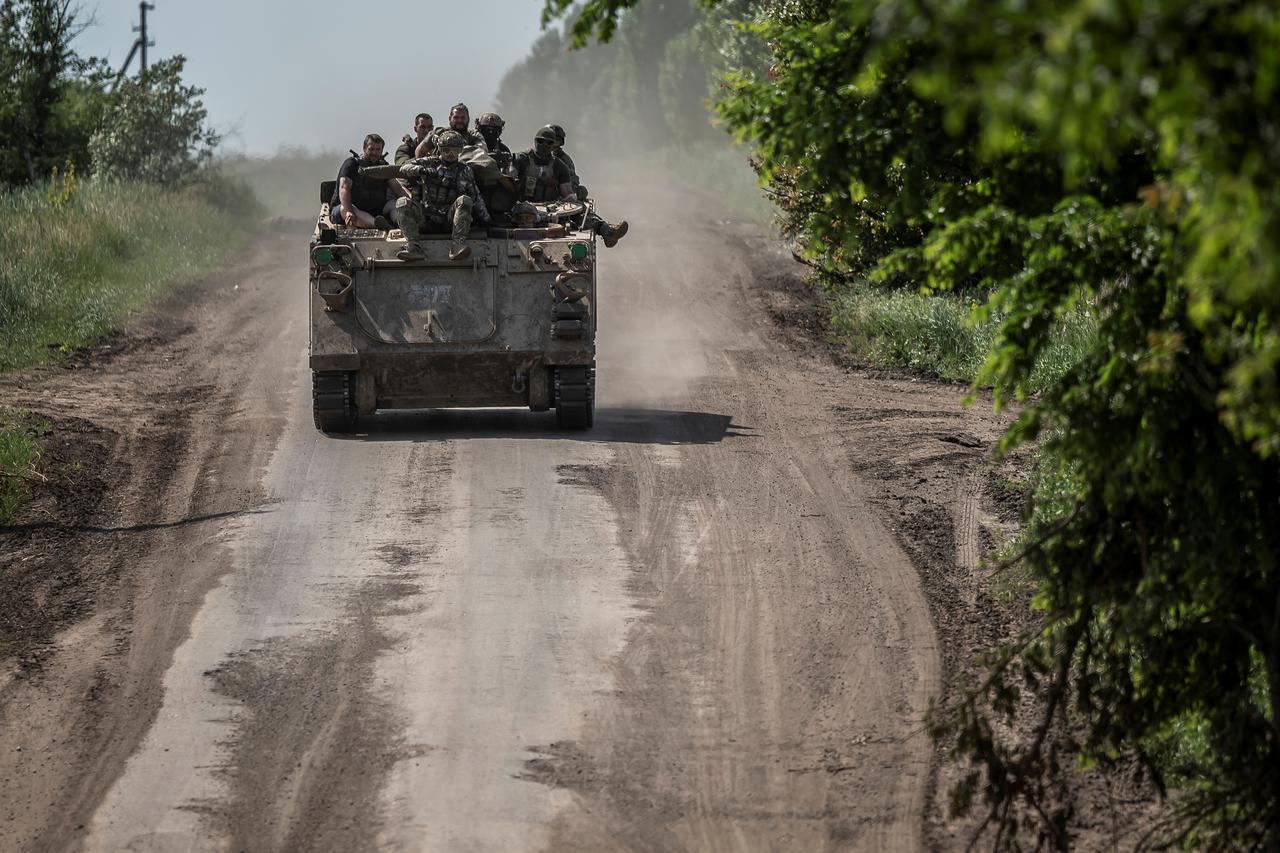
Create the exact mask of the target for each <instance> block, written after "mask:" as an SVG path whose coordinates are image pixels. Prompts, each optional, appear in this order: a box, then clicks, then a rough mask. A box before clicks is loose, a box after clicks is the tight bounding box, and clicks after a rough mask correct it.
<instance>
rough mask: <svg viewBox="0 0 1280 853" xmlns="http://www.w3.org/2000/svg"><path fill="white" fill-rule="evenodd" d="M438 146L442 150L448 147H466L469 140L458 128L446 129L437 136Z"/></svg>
mask: <svg viewBox="0 0 1280 853" xmlns="http://www.w3.org/2000/svg"><path fill="white" fill-rule="evenodd" d="M436 147H437V148H439V149H440V150H441V151H444V150H445V149H446V148H466V147H467V141H466V140H465V139H463V138H462V134H461V133H458V131H456V130H446V131H444V132H443V133H441V134H440V135H439V136H437V137H436Z"/></svg>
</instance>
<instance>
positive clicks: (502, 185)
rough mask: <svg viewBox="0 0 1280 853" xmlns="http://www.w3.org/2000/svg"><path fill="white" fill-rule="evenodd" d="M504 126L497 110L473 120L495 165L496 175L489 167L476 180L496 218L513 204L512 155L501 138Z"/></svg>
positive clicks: (514, 195)
mask: <svg viewBox="0 0 1280 853" xmlns="http://www.w3.org/2000/svg"><path fill="white" fill-rule="evenodd" d="M505 126H506V122H504V121H503V120H502V116H500V115H498V114H497V113H483V114H482V115H481V116H480V117H479V118H477V119H476V132H477V133H479V134H480V135H481V136H483V137H484V141H485V145H487V146H488V147H489V156H491V157H492V158H493V161H494V163H496V164H497V170H496V174H495V173H494V172H493V171H492V170H487V169H486V170H481V171H479V172H477V173H476V180H477V182H478V183H479V184H480V194H481V195H482V196H483V197H484V203H485V206H486V207H488V208H489V213H490V215H492V216H493V217H494V218H496V219H502V218H504V215H505V214H506V213H507V212H508V211H510V210H511V208H512V207H513V206H514V205H515V203H516V184H515V177H516V175H515V157H514V156H513V155H512V154H511V149H510V148H508V147H507V144H506V143H505V142H503V141H502V128H503V127H505Z"/></svg>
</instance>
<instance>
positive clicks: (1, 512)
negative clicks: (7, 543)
mask: <svg viewBox="0 0 1280 853" xmlns="http://www.w3.org/2000/svg"><path fill="white" fill-rule="evenodd" d="M28 417H29V416H28V415H26V413H24V412H20V411H19V410H17V409H12V408H9V407H0V524H3V523H4V522H6V521H8V520H9V519H10V518H12V517H13V514H14V512H16V511H17V509H18V506H19V505H20V504H21V503H22V501H23V499H24V498H26V496H27V489H28V485H29V484H30V482H31V481H32V480H38V479H41V475H40V473H39V472H38V471H37V470H36V462H37V461H38V460H39V458H40V446H39V444H38V443H37V442H36V438H35V436H34V435H33V434H32V430H31V426H30V424H29V423H28Z"/></svg>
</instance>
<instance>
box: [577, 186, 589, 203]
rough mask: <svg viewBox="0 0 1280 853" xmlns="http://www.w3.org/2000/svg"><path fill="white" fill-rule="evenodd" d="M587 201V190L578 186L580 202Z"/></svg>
mask: <svg viewBox="0 0 1280 853" xmlns="http://www.w3.org/2000/svg"><path fill="white" fill-rule="evenodd" d="M586 200H587V188H586V187H584V186H583V185H582V184H578V201H586Z"/></svg>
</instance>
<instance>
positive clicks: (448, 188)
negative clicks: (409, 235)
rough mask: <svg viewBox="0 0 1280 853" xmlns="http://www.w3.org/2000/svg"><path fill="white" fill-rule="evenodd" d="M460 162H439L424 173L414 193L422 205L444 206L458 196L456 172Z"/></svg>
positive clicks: (459, 168) (451, 202) (459, 167)
mask: <svg viewBox="0 0 1280 853" xmlns="http://www.w3.org/2000/svg"><path fill="white" fill-rule="evenodd" d="M461 168H462V167H461V164H458V163H447V162H441V163H440V164H439V165H438V166H436V167H435V168H434V169H432V170H431V171H429V172H427V173H425V174H424V175H423V176H422V179H421V185H420V188H419V190H418V192H417V193H416V195H417V196H418V201H419V202H421V203H422V205H423V207H433V208H445V207H448V206H449V205H451V204H453V202H454V200H455V199H456V198H457V197H458V172H459V171H460V170H461Z"/></svg>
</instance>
